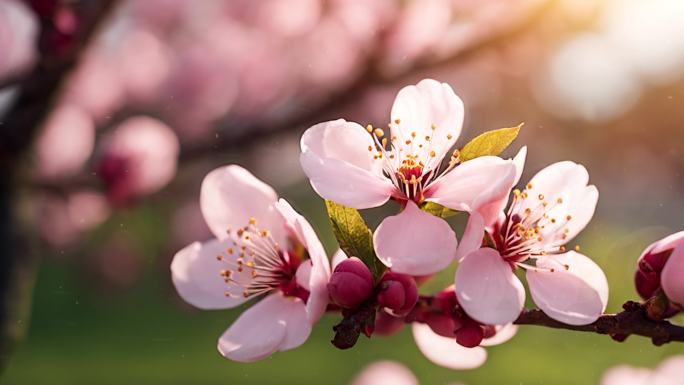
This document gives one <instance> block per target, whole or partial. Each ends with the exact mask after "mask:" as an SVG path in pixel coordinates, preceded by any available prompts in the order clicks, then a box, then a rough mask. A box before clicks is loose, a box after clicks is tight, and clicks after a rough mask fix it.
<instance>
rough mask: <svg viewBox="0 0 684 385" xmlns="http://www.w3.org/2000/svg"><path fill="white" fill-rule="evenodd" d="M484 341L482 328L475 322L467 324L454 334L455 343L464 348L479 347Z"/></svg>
mask: <svg viewBox="0 0 684 385" xmlns="http://www.w3.org/2000/svg"><path fill="white" fill-rule="evenodd" d="M483 339H484V327H483V326H482V325H480V324H478V323H477V322H474V321H471V322H467V323H466V324H465V325H463V327H461V328H460V329H458V331H457V332H456V342H458V344H459V345H461V346H465V347H466V348H474V347H476V346H480V343H482V340H483Z"/></svg>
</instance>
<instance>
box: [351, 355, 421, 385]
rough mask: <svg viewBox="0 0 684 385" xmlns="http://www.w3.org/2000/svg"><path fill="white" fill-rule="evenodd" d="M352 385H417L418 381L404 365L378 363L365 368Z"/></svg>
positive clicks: (386, 362)
mask: <svg viewBox="0 0 684 385" xmlns="http://www.w3.org/2000/svg"><path fill="white" fill-rule="evenodd" d="M352 385H418V380H417V379H416V376H414V375H413V373H411V371H410V370H408V369H407V368H406V367H405V366H404V365H401V364H399V363H397V362H392V361H378V362H374V363H372V364H370V365H368V366H366V367H365V368H364V369H363V370H362V371H361V373H359V374H358V375H357V376H356V378H354V380H353V381H352Z"/></svg>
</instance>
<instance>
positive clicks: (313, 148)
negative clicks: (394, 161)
mask: <svg viewBox="0 0 684 385" xmlns="http://www.w3.org/2000/svg"><path fill="white" fill-rule="evenodd" d="M369 148H370V149H371V151H369V150H368V149H369ZM301 149H302V153H301V155H300V157H299V160H300V163H301V165H302V168H303V169H304V173H306V175H307V176H308V177H309V180H310V182H311V186H312V187H313V189H314V190H316V192H317V193H318V194H319V195H320V196H321V197H323V198H325V199H328V200H331V201H334V202H337V203H340V204H343V205H345V206H349V207H353V208H357V209H364V208H370V207H377V206H380V205H382V204H384V203H385V202H387V200H388V199H389V197H390V196H391V195H392V193H393V192H394V189H395V188H394V185H392V183H391V181H390V180H389V179H387V178H385V177H384V176H383V175H382V160H380V159H374V158H373V156H374V155H375V154H376V151H375V150H374V149H375V143H374V142H373V139H372V138H371V136H370V135H368V133H367V132H366V130H365V129H364V128H363V127H361V126H360V125H358V124H357V123H352V122H347V121H345V120H344V119H338V120H334V121H329V122H324V123H319V124H317V125H315V126H313V127H311V128H309V129H308V130H306V132H305V133H304V135H302V140H301Z"/></svg>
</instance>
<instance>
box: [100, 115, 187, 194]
mask: <svg viewBox="0 0 684 385" xmlns="http://www.w3.org/2000/svg"><path fill="white" fill-rule="evenodd" d="M178 152H179V143H178V139H177V138H176V135H175V133H174V132H173V131H172V130H171V129H170V128H169V127H168V126H166V125H165V124H164V123H162V122H160V121H159V120H156V119H153V118H149V117H144V116H138V117H132V118H129V119H127V120H126V121H124V122H123V123H121V124H120V125H119V126H118V127H116V128H115V129H113V131H112V132H110V133H108V135H107V136H106V137H104V138H103V139H102V149H101V155H100V159H99V163H98V165H97V167H96V169H97V170H96V171H97V174H98V175H99V176H100V178H102V179H103V180H104V181H105V183H106V184H107V188H108V195H109V197H110V199H112V201H114V202H116V203H124V202H126V201H128V200H129V199H131V198H134V197H136V196H139V195H146V194H151V193H154V192H156V191H157V190H159V189H161V188H162V187H164V186H165V185H166V184H167V183H169V182H170V181H171V179H172V178H173V177H174V176H175V174H176V163H177V161H178V159H177V158H178Z"/></svg>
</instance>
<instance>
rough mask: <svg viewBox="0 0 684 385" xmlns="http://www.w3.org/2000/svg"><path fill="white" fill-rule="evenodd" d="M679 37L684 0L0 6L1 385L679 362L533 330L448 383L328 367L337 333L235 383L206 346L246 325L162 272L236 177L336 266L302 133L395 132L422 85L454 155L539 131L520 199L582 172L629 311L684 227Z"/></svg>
mask: <svg viewBox="0 0 684 385" xmlns="http://www.w3.org/2000/svg"><path fill="white" fill-rule="evenodd" d="M682 20H684V2H682V1H681V0H557V1H553V0H366V1H361V0H358V1H357V0H261V1H250V0H201V1H190V0H120V1H115V0H78V1H77V0H73V1H71V0H64V1H60V0H26V1H23V0H0V132H1V133H0V165H2V169H3V175H0V178H2V179H3V180H2V181H1V182H0V203H1V204H0V208H2V210H0V214H1V216H2V217H1V218H0V220H1V221H2V224H3V226H1V229H2V231H1V232H0V235H2V238H1V239H2V240H3V245H2V247H0V248H1V249H2V250H1V251H0V253H2V259H0V262H1V263H2V266H0V271H1V272H2V274H0V279H2V280H1V281H0V283H1V284H2V285H1V286H0V288H1V289H2V291H3V299H2V300H1V301H0V305H2V307H3V311H2V313H0V315H2V316H3V318H4V319H3V320H2V322H1V323H0V325H1V326H2V328H3V329H4V330H3V331H2V340H1V341H0V343H1V344H2V345H0V358H1V360H0V362H2V364H3V365H5V369H4V373H2V377H0V384H3V385H41V384H51V385H60V384H84V385H85V384H112V385H114V384H157V383H165V384H187V383H199V384H246V385H248V384H259V385H264V384H265V385H268V384H299V385H305V384H347V383H349V381H350V380H351V379H352V377H353V376H354V375H355V373H357V372H358V371H359V370H360V369H361V368H362V367H363V366H365V365H366V364H368V363H370V362H371V361H375V360H379V359H392V360H395V361H398V362H401V363H403V364H405V365H406V366H407V367H409V368H410V369H411V370H412V371H414V372H415V373H416V375H417V377H418V378H419V379H420V381H421V384H424V385H437V384H448V383H452V382H462V383H465V384H470V385H478V384H481V385H484V384H553V385H563V384H578V383H581V384H598V383H599V381H600V378H601V375H602V373H603V372H604V371H605V370H606V369H607V368H609V367H611V366H614V365H616V364H622V363H627V364H632V365H638V366H650V367H652V366H654V365H655V364H656V363H657V362H658V361H660V360H661V359H663V358H664V357H667V356H670V355H673V354H677V353H680V354H681V353H684V346H683V345H681V344H670V345H667V346H664V347H654V346H652V345H651V344H650V342H649V341H648V340H646V339H643V338H639V337H632V338H630V339H628V340H627V341H626V342H624V343H616V342H613V341H612V340H610V339H609V338H608V337H606V336H600V335H591V334H583V333H573V332H569V331H560V330H551V329H544V328H539V327H522V328H521V330H520V332H519V333H518V335H517V336H516V337H515V338H514V339H513V340H512V341H510V342H509V343H506V344H504V345H502V346H497V347H494V348H490V349H488V351H489V359H488V362H487V363H486V364H485V365H484V366H483V367H481V368H479V369H476V370H471V371H463V372H457V371H451V370H446V369H442V368H439V367H437V366H435V365H433V364H431V363H430V362H428V361H427V360H426V359H425V358H424V357H423V356H422V355H421V354H420V352H419V351H418V350H417V348H416V347H415V345H414V343H413V341H412V337H411V335H410V332H409V331H408V330H404V331H402V332H401V333H399V334H398V335H396V336H393V337H390V338H381V337H373V338H372V340H366V339H363V340H361V341H360V343H359V344H358V345H357V346H356V347H355V348H354V349H353V350H349V351H339V350H336V349H335V348H334V347H333V346H332V345H331V344H330V343H329V340H330V339H331V338H332V330H331V327H332V325H333V324H334V323H336V321H337V320H338V318H337V316H332V315H330V316H326V317H324V319H323V321H322V322H321V323H320V324H319V325H318V326H317V327H316V329H315V332H314V334H313V335H312V337H311V338H310V339H309V341H308V342H307V343H306V344H305V345H304V346H303V347H301V348H299V349H297V350H294V351H291V352H287V353H279V354H276V355H274V356H273V357H271V358H268V359H266V360H264V361H262V362H259V363H255V364H249V365H246V364H237V363H233V362H229V361H227V360H225V359H223V358H222V357H221V356H220V355H219V354H218V353H217V351H216V348H215V346H216V340H217V338H218V336H219V335H220V334H221V333H222V332H223V330H224V329H225V328H226V327H227V326H228V325H229V324H230V322H231V321H232V320H233V319H234V318H235V317H236V315H237V314H238V312H239V309H238V310H236V311H217V312H199V311H196V310H194V309H192V308H190V307H189V306H187V305H185V304H184V303H182V301H181V300H180V299H179V297H178V296H177V295H176V294H175V292H174V290H173V287H172V285H171V282H170V274H169V263H170V260H171V258H172V256H173V254H174V253H175V251H177V250H179V249H180V248H181V247H183V246H184V245H186V244H188V243H190V242H192V241H194V240H203V239H207V238H209V237H210V235H209V232H208V229H207V228H206V226H205V225H204V223H203V220H202V217H201V214H200V213H199V206H198V192H199V186H200V182H201V179H202V178H203V176H204V175H205V174H206V173H207V172H208V171H209V170H211V169H213V168H215V167H217V166H220V165H223V164H227V163H238V164H241V165H243V166H245V167H247V168H248V169H250V170H252V171H253V172H254V173H255V174H256V175H257V176H258V177H260V178H261V179H263V180H265V181H266V182H268V183H269V184H271V185H273V186H274V187H275V188H276V189H277V190H278V191H279V192H280V193H281V194H282V196H283V197H285V198H286V199H288V200H290V201H291V202H292V203H293V205H294V206H295V207H296V208H297V209H298V210H299V211H300V212H302V213H303V214H304V215H305V216H307V217H308V218H309V219H310V221H311V222H312V224H314V226H315V228H316V230H317V232H318V234H319V235H320V236H321V237H322V239H323V240H324V243H325V245H326V247H327V249H328V250H329V251H331V252H332V251H334V249H335V247H336V245H335V241H334V238H333V237H332V232H331V229H330V226H329V223H328V220H327V217H326V216H325V210H324V207H323V202H322V200H321V199H320V198H319V197H318V196H317V195H316V194H315V193H314V192H313V191H312V190H311V188H310V187H309V185H308V182H307V181H306V180H305V177H304V175H303V173H302V171H301V169H300V168H299V163H298V153H299V137H300V135H301V133H302V132H303V131H304V130H305V129H306V128H307V127H308V126H310V125H312V124H314V123H316V122H320V121H324V120H329V119H334V118H339V117H344V118H346V119H348V120H355V121H358V122H360V123H362V124H367V123H373V124H374V125H377V126H382V125H384V124H386V123H387V121H388V119H389V109H390V106H391V103H392V101H393V98H394V95H395V94H396V92H397V91H398V90H399V89H400V88H401V87H403V86H405V85H407V84H414V83H416V82H417V81H418V80H420V79H422V78H425V77H430V78H434V79H438V80H440V81H443V82H448V83H449V84H450V85H451V86H452V87H453V88H454V90H455V91H456V93H457V94H459V95H460V96H461V98H462V99H463V100H464V102H465V105H466V120H465V127H464V131H463V135H462V138H461V139H460V140H459V142H458V144H459V145H463V144H464V143H466V142H467V140H468V139H470V138H472V137H474V136H476V135H477V134H478V133H480V132H482V131H483V130H489V129H494V128H500V127H509V126H514V125H517V124H518V123H520V122H525V126H524V128H523V130H522V132H521V135H520V137H519V139H518V140H517V141H516V142H515V143H514V145H513V148H511V149H510V150H509V152H508V153H506V155H512V154H514V151H517V149H518V148H519V147H520V146H522V145H527V146H528V149H529V156H528V163H527V168H526V171H525V176H524V177H523V178H524V179H525V178H528V177H531V176H532V175H533V174H534V173H535V172H536V171H538V170H539V169H541V168H542V167H543V166H545V165H546V164H549V163H551V162H555V161H560V160H566V159H571V160H574V161H576V162H579V163H582V164H584V165H586V166H587V168H588V169H589V172H590V175H591V181H592V183H594V184H596V185H597V186H598V188H599V191H600V193H601V198H600V200H599V207H598V211H597V214H596V216H595V218H594V221H593V223H592V224H591V225H590V226H589V227H588V228H587V230H585V232H584V233H583V235H582V236H581V237H580V238H579V239H578V240H577V243H579V244H580V245H581V247H582V250H583V252H584V253H586V254H587V255H590V256H591V257H593V258H594V259H595V260H596V261H597V262H598V263H599V264H600V265H601V266H602V267H603V269H604V270H605V272H606V274H607V276H608V279H609V282H610V286H611V296H610V304H609V307H608V311H619V309H620V306H621V304H622V303H623V302H624V301H625V300H628V299H636V297H637V296H636V293H635V290H634V288H633V285H632V276H633V273H634V270H635V261H636V259H637V257H638V255H639V253H640V252H641V250H642V249H643V248H644V247H645V246H646V245H648V244H649V243H651V242H652V241H654V240H656V239H658V238H659V237H661V236H664V235H666V234H668V233H671V232H674V231H678V230H681V229H682V228H684V194H683V192H684V178H683V177H682V174H681V170H682V168H684V127H683V126H684V108H683V107H684V23H682ZM380 212H381V211H370V212H367V213H365V214H364V215H366V217H367V220H368V222H369V223H370V224H373V225H375V224H377V223H378V222H379V214H380ZM463 220H464V218H462V217H457V218H456V219H455V220H454V221H453V225H454V226H455V227H456V228H462V225H463ZM8 234H9V235H8ZM436 280H437V282H436V283H435V282H433V283H432V284H431V285H430V287H431V288H436V287H439V286H440V284H446V282H447V281H448V274H447V275H445V276H443V277H437V278H436ZM440 280H441V281H440ZM429 289H430V288H426V289H425V290H429ZM22 336H23V339H22V342H21V343H19V344H15V343H14V341H15V340H17V339H19V337H22ZM10 348H15V349H10ZM10 352H12V353H13V354H12V356H11V357H10Z"/></svg>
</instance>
